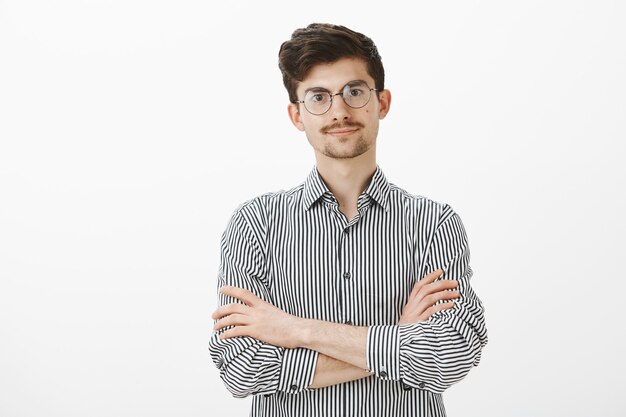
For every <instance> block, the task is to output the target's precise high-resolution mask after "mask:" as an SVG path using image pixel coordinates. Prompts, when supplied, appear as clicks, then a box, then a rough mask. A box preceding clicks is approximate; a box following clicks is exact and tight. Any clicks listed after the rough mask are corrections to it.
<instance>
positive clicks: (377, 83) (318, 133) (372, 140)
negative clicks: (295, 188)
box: [279, 23, 391, 165]
mask: <svg viewBox="0 0 626 417" xmlns="http://www.w3.org/2000/svg"><path fill="white" fill-rule="evenodd" d="M279 57H280V60H279V67H280V69H281V71H282V73H283V80H284V83H285V87H286V88H287V91H288V92H289V98H290V102H291V103H290V104H289V106H288V111H289V117H290V119H291V121H292V123H293V124H294V126H296V127H297V128H298V129H299V130H301V131H304V132H305V133H306V136H307V139H308V140H309V143H310V144H311V146H313V149H314V150H315V153H316V159H317V162H318V165H319V164H320V163H322V161H331V160H332V161H336V160H347V159H350V160H352V161H357V160H358V161H363V163H365V165H372V164H373V163H374V162H375V151H376V147H375V144H376V137H377V135H378V125H379V120H381V119H383V118H384V117H385V116H386V115H387V112H388V111H389V105H390V102H391V94H390V93H389V91H388V90H385V89H384V70H383V65H382V62H381V59H380V55H379V54H378V51H377V49H376V46H375V45H374V43H373V42H372V40H371V39H370V38H368V37H367V36H365V35H362V34H360V33H357V32H354V31H352V30H350V29H348V28H346V27H343V26H336V25H330V24H317V23H316V24H312V25H309V26H308V27H307V28H304V29H298V30H296V31H295V32H294V33H293V35H292V38H291V40H289V41H287V42H284V43H283V44H282V46H281V48H280V53H279ZM357 158H358V159H357Z"/></svg>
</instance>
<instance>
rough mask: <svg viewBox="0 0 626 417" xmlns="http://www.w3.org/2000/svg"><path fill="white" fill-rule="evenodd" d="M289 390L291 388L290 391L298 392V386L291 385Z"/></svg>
mask: <svg viewBox="0 0 626 417" xmlns="http://www.w3.org/2000/svg"><path fill="white" fill-rule="evenodd" d="M290 388H291V390H292V391H298V386H297V385H295V384H294V385H292V386H291V387H290Z"/></svg>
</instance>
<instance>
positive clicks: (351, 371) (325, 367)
mask: <svg viewBox="0 0 626 417" xmlns="http://www.w3.org/2000/svg"><path fill="white" fill-rule="evenodd" d="M370 375H372V374H371V373H370V372H368V371H366V370H365V369H361V368H358V367H356V366H354V365H350V364H349V363H346V362H342V361H340V360H337V359H334V358H331V357H330V356H326V355H322V354H320V355H319V357H318V359H317V366H316V367H315V376H314V378H313V383H312V384H311V385H310V386H309V388H323V387H328V386H331V385H337V384H342V383H344V382H349V381H355V380H357V379H361V378H366V377H368V376H370Z"/></svg>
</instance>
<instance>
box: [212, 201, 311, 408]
mask: <svg viewBox="0 0 626 417" xmlns="http://www.w3.org/2000/svg"><path fill="white" fill-rule="evenodd" d="M262 232H263V231H262V229H260V227H257V228H256V229H255V228H253V227H252V226H251V224H250V222H249V221H248V219H247V218H246V215H245V214H244V213H242V212H241V210H237V211H236V212H235V214H234V215H233V216H232V218H231V219H230V221H229V223H228V226H227V228H226V231H225V232H224V234H223V235H222V240H221V260H220V268H219V272H218V288H219V287H222V286H224V285H232V286H236V287H240V288H246V289H248V290H250V291H252V292H254V293H255V294H256V295H257V296H259V297H260V298H262V299H263V300H265V301H267V302H270V303H272V299H271V294H270V291H269V287H268V282H267V277H266V272H265V269H266V268H265V255H264V253H263V250H262V245H261V244H260V242H259V236H262ZM218 294H219V295H218V300H219V302H218V304H219V306H222V305H226V304H230V303H234V302H240V301H239V300H236V299H234V298H231V297H227V296H225V295H223V294H221V293H218ZM225 330H227V329H223V330H221V331H219V332H213V334H212V335H211V339H210V341H209V352H210V354H211V358H212V360H213V362H214V363H215V366H216V367H217V368H218V370H219V374H220V377H221V378H222V381H223V382H224V384H225V385H226V388H227V389H228V390H229V391H230V393H231V394H232V395H233V396H234V397H240V398H241V397H246V396H248V395H257V394H264V395H269V394H273V393H275V392H277V391H284V392H288V393H291V394H297V393H298V392H301V391H303V390H305V389H307V387H308V386H309V385H311V383H312V382H313V376H314V373H315V366H316V364H317V358H318V353H317V352H315V351H313V350H309V349H304V348H298V349H286V348H282V347H277V346H273V345H270V344H267V343H264V342H261V341H259V340H256V339H253V338H251V337H234V338H230V339H224V340H222V339H220V338H219V334H220V333H222V332H223V331H225Z"/></svg>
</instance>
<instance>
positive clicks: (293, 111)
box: [287, 103, 304, 132]
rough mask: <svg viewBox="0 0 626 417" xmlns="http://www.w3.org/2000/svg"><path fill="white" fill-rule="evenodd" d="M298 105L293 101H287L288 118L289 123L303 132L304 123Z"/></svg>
mask: <svg viewBox="0 0 626 417" xmlns="http://www.w3.org/2000/svg"><path fill="white" fill-rule="evenodd" d="M299 107H300V105H299V104H295V103H289V106H288V107H287V111H288V112H289V119H291V123H293V125H294V126H295V127H296V128H297V129H298V130H300V131H302V132H304V123H302V115H301V114H300V108H299Z"/></svg>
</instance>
